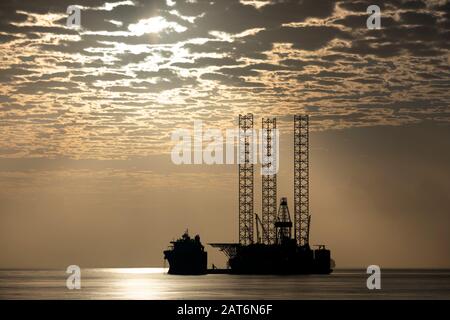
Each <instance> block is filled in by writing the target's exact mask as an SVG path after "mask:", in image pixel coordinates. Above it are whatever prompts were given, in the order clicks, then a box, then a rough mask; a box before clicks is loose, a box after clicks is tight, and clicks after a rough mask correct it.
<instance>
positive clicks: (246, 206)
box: [210, 114, 333, 274]
mask: <svg viewBox="0 0 450 320" xmlns="http://www.w3.org/2000/svg"><path fill="white" fill-rule="evenodd" d="M253 124H254V121H253V115H252V114H247V115H239V129H240V130H239V147H240V148H242V149H240V152H239V157H240V161H239V243H210V245H211V246H212V247H215V248H219V249H220V250H221V251H222V252H224V253H225V255H226V256H227V257H228V267H229V269H227V270H228V271H229V272H230V273H236V274H312V273H317V274H328V273H330V272H332V267H333V266H332V264H333V262H332V260H331V254H330V250H328V249H326V248H325V246H324V245H318V246H317V248H316V249H314V250H313V249H311V247H310V244H309V230H310V224H311V214H310V212H309V117H308V115H298V116H294V223H292V220H291V215H290V212H289V208H288V201H287V198H286V197H282V198H281V199H280V203H279V206H278V210H277V204H278V202H277V174H276V172H272V171H271V170H268V168H269V167H271V168H273V167H274V166H276V163H273V162H274V161H277V159H276V156H275V157H274V156H273V155H274V153H275V152H276V148H278V146H277V145H276V141H277V140H276V139H274V134H273V133H274V132H275V130H276V128H277V127H276V118H263V119H262V129H263V135H262V138H263V141H262V153H263V154H262V164H261V167H262V168H261V169H262V170H261V177H262V178H261V179H262V203H261V208H262V210H261V218H260V217H259V216H258V215H257V214H255V212H254V199H253V198H254V197H253V195H254V161H252V158H251V157H252V155H253V150H251V141H253V140H252V139H253V137H252V135H253ZM255 226H256V238H255V233H254V230H255ZM292 227H293V228H294V230H293V232H292ZM210 272H211V273H214V272H217V273H218V272H220V271H215V270H214V269H213V270H210Z"/></svg>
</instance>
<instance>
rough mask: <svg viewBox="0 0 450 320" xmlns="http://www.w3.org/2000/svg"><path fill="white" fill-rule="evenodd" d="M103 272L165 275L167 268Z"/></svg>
mask: <svg viewBox="0 0 450 320" xmlns="http://www.w3.org/2000/svg"><path fill="white" fill-rule="evenodd" d="M103 270H105V271H107V272H112V273H124V274H154V273H167V271H168V270H169V268H111V269H103Z"/></svg>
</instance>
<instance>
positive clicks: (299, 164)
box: [294, 115, 310, 246]
mask: <svg viewBox="0 0 450 320" xmlns="http://www.w3.org/2000/svg"><path fill="white" fill-rule="evenodd" d="M309 222H310V214H309V118H308V116H307V115H300V116H295V117H294V224H295V226H294V228H295V239H296V241H297V245H299V246H309Z"/></svg>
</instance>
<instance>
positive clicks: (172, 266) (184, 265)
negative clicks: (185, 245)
mask: <svg viewBox="0 0 450 320" xmlns="http://www.w3.org/2000/svg"><path fill="white" fill-rule="evenodd" d="M164 257H165V259H166V260H167V261H168V262H169V271H168V273H169V274H178V275H202V274H206V273H207V260H208V255H207V252H206V251H202V252H175V251H172V250H166V251H164Z"/></svg>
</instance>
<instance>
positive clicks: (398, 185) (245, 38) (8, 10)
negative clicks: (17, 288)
mask: <svg viewBox="0 0 450 320" xmlns="http://www.w3.org/2000/svg"><path fill="white" fill-rule="evenodd" d="M372 4H377V5H379V7H380V9H381V29H376V30H369V29H368V28H367V25H366V20H367V18H368V16H369V15H368V14H367V13H366V9H367V7H368V6H369V5H372ZM70 5H78V6H79V8H80V12H81V26H80V27H79V28H75V27H68V26H67V25H66V21H67V17H68V13H67V7H68V6H70ZM449 49H450V3H449V1H441V0H435V1H414V0H413V1H401V0H391V1H379V2H378V3H374V2H373V1H331V0H321V1H317V0H315V1H314V0H303V1H301V0H300V1H291V0H286V1H277V0H272V1H271V0H267V1H256V0H255V1H242V0H241V1H238V0H226V1H225V0H222V1H220V0H219V1H212V0H208V1H203V0H197V1H193V0H192V1H165V0H164V1H163V0H158V1H138V0H133V1H132V0H127V1H112V0H110V1H101V0H90V1H88V0H68V1H66V0H59V1H49V0H33V1H15V0H2V1H1V2H0V137H1V138H0V268H46V267H66V266H68V265H70V264H76V265H80V266H81V267H83V266H86V267H127V266H161V265H162V264H163V255H162V251H163V250H164V249H165V248H166V246H167V245H168V243H169V241H170V240H172V239H173V238H176V237H178V236H179V235H181V233H182V232H183V231H184V230H185V229H186V228H189V230H190V231H191V233H193V234H195V233H199V234H200V235H201V238H202V241H203V242H206V243H207V242H235V241H237V239H238V230H237V219H238V207H237V200H238V199H237V198H238V197H237V194H238V193H237V186H238V182H237V167H236V165H206V164H203V165H175V164H174V163H172V161H171V157H170V152H171V150H172V148H173V145H174V142H173V141H172V140H171V134H172V133H173V131H174V130H175V129H188V130H191V129H192V128H193V123H194V121H195V120H202V121H203V123H204V126H205V127H206V128H214V129H220V130H222V131H224V130H226V129H233V128H236V126H237V119H238V115H239V114H246V113H253V114H254V116H255V126H256V127H257V128H259V127H260V126H261V118H262V117H276V118H277V121H278V122H277V124H278V127H279V129H280V132H281V151H280V153H281V163H280V172H279V175H278V187H279V188H278V195H279V197H281V196H287V197H288V200H289V206H290V207H291V212H292V208H293V204H292V195H293V190H292V185H293V181H292V175H293V171H292V170H293V150H292V149H293V146H292V143H293V136H292V134H293V133H292V128H293V116H294V115H295V114H304V113H307V114H309V115H310V124H311V176H310V178H311V214H312V222H311V242H312V243H314V244H322V243H325V244H327V245H328V247H329V248H330V249H331V250H332V256H333V259H334V260H335V261H336V265H337V266H338V267H367V266H368V265H370V264H377V265H380V267H434V268H438V267H447V268H448V267H450V253H449V252H450V235H449V233H448V226H449V225H450V170H449V163H450V126H449V122H450V108H449V105H450V93H449V89H450V77H449V76H450V68H449V65H450V63H449V62H450V51H449ZM260 184H261V183H260V177H259V175H258V174H256V176H255V210H256V212H258V213H259V212H260V211H261V208H260V203H261V200H260V193H261V191H260V187H261V186H260ZM208 251H209V252H211V254H210V261H209V262H213V263H214V262H216V261H218V262H221V263H223V262H224V259H223V258H222V257H221V255H220V254H219V253H217V252H214V249H212V248H208ZM217 264H220V263H216V265H217Z"/></svg>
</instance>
